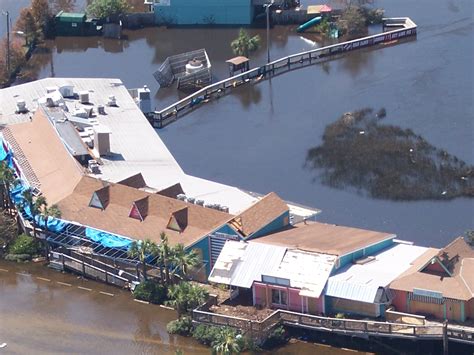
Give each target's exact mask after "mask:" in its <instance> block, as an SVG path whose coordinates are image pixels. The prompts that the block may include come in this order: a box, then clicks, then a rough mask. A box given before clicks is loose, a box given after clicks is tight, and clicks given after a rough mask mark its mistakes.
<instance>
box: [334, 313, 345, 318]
mask: <svg viewBox="0 0 474 355" xmlns="http://www.w3.org/2000/svg"><path fill="white" fill-rule="evenodd" d="M335 318H337V319H344V318H346V315H345V314H344V313H337V314H336V316H335Z"/></svg>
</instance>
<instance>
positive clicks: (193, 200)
mask: <svg viewBox="0 0 474 355" xmlns="http://www.w3.org/2000/svg"><path fill="white" fill-rule="evenodd" d="M195 201H196V199H195V198H194V197H188V202H189V203H194V202H195Z"/></svg>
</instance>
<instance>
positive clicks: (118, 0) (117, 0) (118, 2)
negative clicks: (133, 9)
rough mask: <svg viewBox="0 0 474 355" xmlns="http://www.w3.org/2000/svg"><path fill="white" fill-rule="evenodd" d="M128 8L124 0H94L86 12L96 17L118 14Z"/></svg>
mask: <svg viewBox="0 0 474 355" xmlns="http://www.w3.org/2000/svg"><path fill="white" fill-rule="evenodd" d="M128 10H130V5H128V2H127V1H126V0H94V1H92V3H91V4H90V5H89V6H88V7H87V13H88V14H89V15H92V16H95V17H97V18H106V17H110V16H119V15H122V14H124V13H125V12H127V11H128Z"/></svg>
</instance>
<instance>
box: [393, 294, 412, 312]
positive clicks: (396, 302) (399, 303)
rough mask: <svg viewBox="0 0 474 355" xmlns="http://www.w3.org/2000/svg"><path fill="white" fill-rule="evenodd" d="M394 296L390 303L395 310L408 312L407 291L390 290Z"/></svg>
mask: <svg viewBox="0 0 474 355" xmlns="http://www.w3.org/2000/svg"><path fill="white" fill-rule="evenodd" d="M392 293H393V294H394V296H395V298H394V299H393V301H392V305H393V306H394V307H395V310H396V311H397V312H408V308H407V292H406V291H399V290H392Z"/></svg>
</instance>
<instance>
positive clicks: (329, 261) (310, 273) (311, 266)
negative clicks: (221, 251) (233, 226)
mask: <svg viewBox="0 0 474 355" xmlns="http://www.w3.org/2000/svg"><path fill="white" fill-rule="evenodd" d="M256 244H257V243H256ZM336 258H337V257H336V256H335V255H329V254H322V253H315V252H306V251H302V250H288V251H287V253H286V254H285V257H284V258H283V260H282V262H281V263H280V265H279V267H278V269H276V270H274V271H273V272H269V273H265V275H268V276H273V277H278V278H284V279H288V280H290V286H291V287H295V288H299V289H301V291H300V295H301V296H308V297H319V296H320V295H321V293H322V291H323V289H324V286H325V285H326V281H327V280H328V277H329V275H330V274H331V271H332V269H333V266H334V263H335V261H336Z"/></svg>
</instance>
